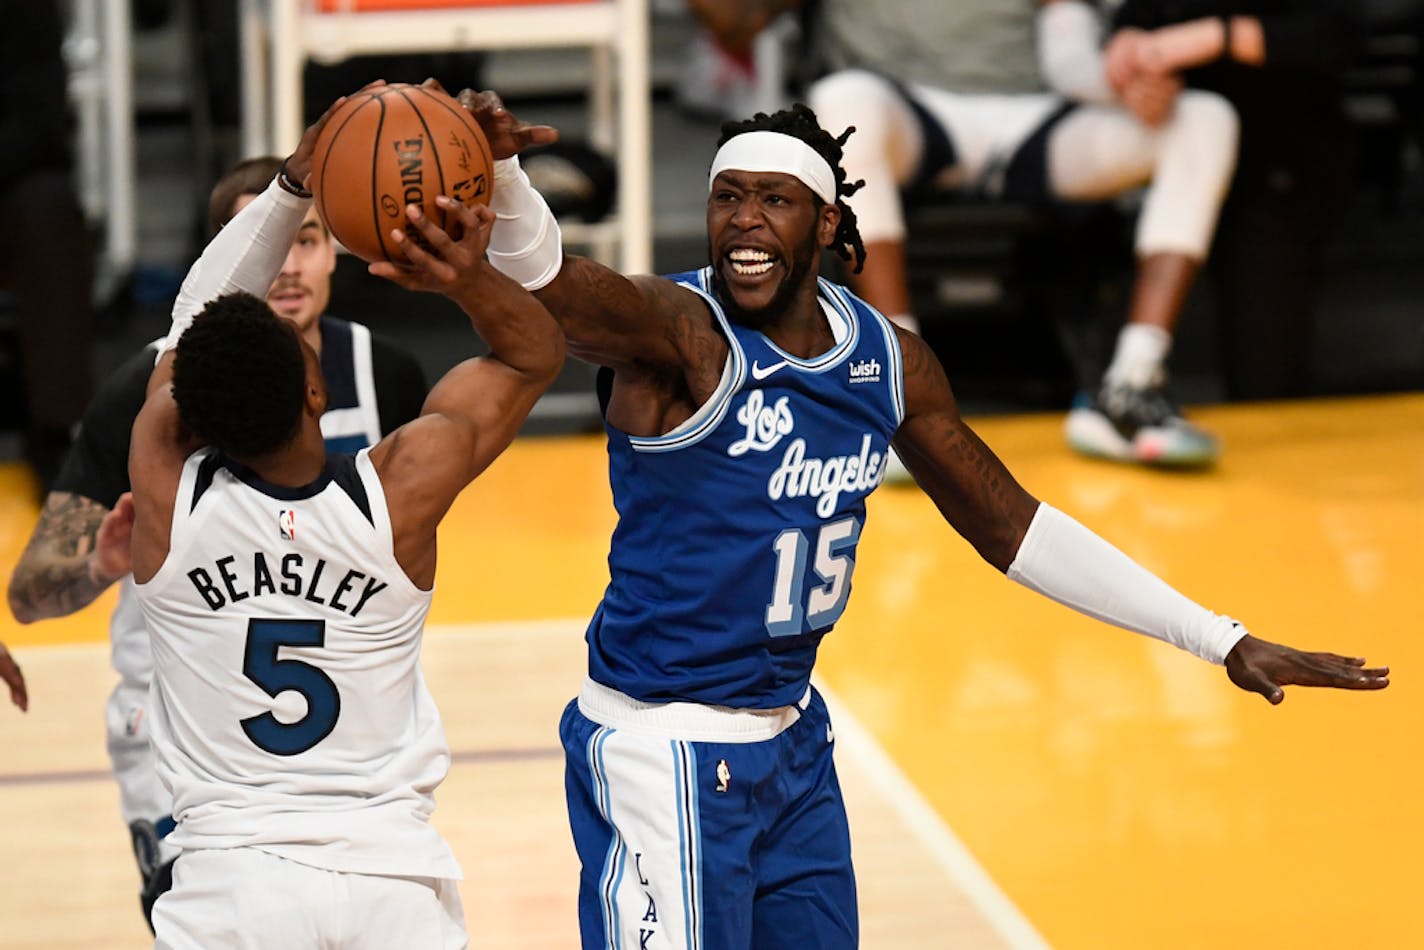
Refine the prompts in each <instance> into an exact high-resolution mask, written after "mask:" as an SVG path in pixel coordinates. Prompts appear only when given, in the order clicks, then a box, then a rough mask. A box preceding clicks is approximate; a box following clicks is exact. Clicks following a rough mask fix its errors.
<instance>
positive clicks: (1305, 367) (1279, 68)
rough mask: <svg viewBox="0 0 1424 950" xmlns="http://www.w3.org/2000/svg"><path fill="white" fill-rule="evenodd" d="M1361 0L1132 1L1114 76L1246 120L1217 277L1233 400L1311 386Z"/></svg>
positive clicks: (1340, 189)
mask: <svg viewBox="0 0 1424 950" xmlns="http://www.w3.org/2000/svg"><path fill="white" fill-rule="evenodd" d="M1360 15H1361V14H1360V10H1359V3H1358V0H1235V2H1227V0H1126V2H1125V3H1124V4H1123V5H1122V7H1121V8H1120V9H1119V10H1118V12H1117V16H1116V21H1115V22H1116V25H1117V27H1118V29H1117V31H1116V33H1114V35H1113V37H1112V39H1111V41H1110V42H1109V44H1108V58H1109V61H1110V62H1111V63H1112V64H1113V65H1114V66H1115V68H1118V69H1122V70H1142V71H1146V72H1148V73H1151V74H1155V75H1164V76H1175V75H1180V76H1182V78H1183V79H1184V80H1185V82H1186V84H1187V86H1189V87H1192V88H1200V89H1211V90H1214V91H1216V92H1219V93H1220V94H1222V95H1223V96H1225V97H1226V98H1227V99H1229V100H1231V102H1232V103H1233V104H1234V105H1235V107H1236V110H1237V112H1238V113H1239V114H1240V117H1241V149H1240V157H1239V159H1238V161H1237V165H1236V175H1235V177H1234V178H1233V180H1232V184H1231V193H1230V195H1229V197H1228V199H1227V202H1226V206H1225V208H1223V210H1222V215H1221V222H1220V224H1219V226H1218V228H1217V237H1216V243H1215V245H1214V246H1213V249H1212V254H1211V259H1210V262H1209V265H1208V266H1209V268H1210V271H1211V274H1212V277H1213V278H1214V280H1215V282H1216V291H1217V299H1218V306H1219V308H1220V312H1221V314H1222V317H1223V319H1222V326H1221V331H1222V333H1221V335H1222V343H1223V349H1224V365H1225V375H1226V382H1227V390H1228V394H1229V395H1230V396H1231V397H1232V398H1235V399H1268V398H1279V397H1287V396H1299V395H1304V394H1307V393H1309V392H1310V389H1311V375H1310V362H1311V346H1310V344H1311V339H1312V336H1313V328H1314V327H1313V325H1314V315H1315V299H1316V291H1317V287H1318V283H1319V279H1318V278H1319V274H1320V270H1321V263H1322V262H1321V250H1322V246H1323V244H1324V242H1325V240H1326V239H1327V237H1328V236H1329V233H1330V230H1331V227H1332V225H1333V224H1334V222H1335V221H1336V219H1337V216H1338V213H1339V211H1340V208H1341V206H1342V204H1343V201H1344V199H1345V197H1346V194H1347V192H1348V189H1349V185H1350V157H1351V126H1350V124H1349V122H1348V121H1347V120H1346V116H1345V113H1344V110H1343V107H1342V104H1341V90H1340V79H1341V75H1342V73H1343V72H1344V69H1345V67H1346V66H1347V65H1349V63H1350V61H1351V59H1352V58H1353V56H1354V54H1355V52H1356V48H1357V45H1358V40H1359V37H1360V34H1361V26H1362V24H1361V22H1360Z"/></svg>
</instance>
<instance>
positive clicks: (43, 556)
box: [8, 492, 118, 623]
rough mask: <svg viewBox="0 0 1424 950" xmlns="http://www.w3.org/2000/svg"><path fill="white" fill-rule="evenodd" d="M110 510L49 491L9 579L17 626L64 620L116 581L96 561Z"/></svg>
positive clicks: (80, 498) (73, 496)
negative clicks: (101, 531)
mask: <svg viewBox="0 0 1424 950" xmlns="http://www.w3.org/2000/svg"><path fill="white" fill-rule="evenodd" d="M107 513H108V509H107V508H105V507H104V506H103V505H101V504H99V503H98V502H96V501H93V500H92V499H89V498H85V497H83V496H81V495H73V494H69V493H67V492H53V493H51V494H50V496H49V498H47V499H46V501H45V509H44V512H43V513H42V514H41V516H40V523H39V524H38V525H37V526H36V527H35V533H34V535H33V536H32V537H31V538H30V543H29V545H28V546H27V547H26V548H25V552H24V553H23V554H22V555H21V556H20V561H19V563H18V564H16V565H15V571H14V573H13V574H12V575H11V576H10V588H9V592H8V597H9V601H10V612H11V613H13V614H14V615H15V619H16V620H18V621H19V622H20V623H33V622H35V621H36V620H47V619H50V618H52V617H64V616H67V615H69V614H72V613H74V612H75V611H77V610H80V609H82V608H84V607H87V606H88V605H89V604H91V603H92V602H93V601H94V599H95V598H97V597H98V596H99V595H100V594H102V593H103V592H104V591H105V590H107V589H108V587H109V585H110V584H112V583H113V582H114V581H115V580H117V579H118V578H117V577H109V576H106V575H105V574H104V573H103V572H102V571H101V570H100V569H99V567H98V564H97V562H96V561H95V560H94V557H93V554H94V547H95V539H96V538H97V537H98V534H99V525H100V524H102V523H103V520H104V515H105V514H107Z"/></svg>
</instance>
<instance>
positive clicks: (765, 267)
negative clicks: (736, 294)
mask: <svg viewBox="0 0 1424 950" xmlns="http://www.w3.org/2000/svg"><path fill="white" fill-rule="evenodd" d="M732 270H734V271H736V272H737V273H738V274H742V275H745V276H748V277H755V276H756V275H757V274H765V273H766V272H767V271H769V270H771V261H763V262H762V263H760V264H743V263H741V262H739V261H732Z"/></svg>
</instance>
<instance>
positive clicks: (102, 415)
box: [51, 317, 426, 508]
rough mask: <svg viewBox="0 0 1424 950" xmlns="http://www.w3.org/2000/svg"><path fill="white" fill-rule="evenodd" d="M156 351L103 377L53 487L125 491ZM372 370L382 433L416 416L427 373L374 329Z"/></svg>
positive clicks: (114, 499)
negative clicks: (136, 425)
mask: <svg viewBox="0 0 1424 950" xmlns="http://www.w3.org/2000/svg"><path fill="white" fill-rule="evenodd" d="M322 319H323V320H329V319H331V318H330V317H323V318H322ZM154 352H155V351H154V347H153V346H151V345H150V346H146V347H144V348H143V349H142V350H140V351H139V352H138V353H135V354H134V355H133V356H131V357H130V358H129V359H128V360H126V361H125V362H124V363H123V364H122V365H121V366H119V368H118V369H116V370H115V371H114V372H113V373H112V374H110V375H109V378H108V379H106V380H104V382H103V384H102V385H101V386H100V387H99V391H98V392H97V393H96V394H95V395H94V399H93V400H92V401H91V402H90V403H89V408H88V409H86V410H85V412H84V419H83V421H82V422H81V423H80V430H79V435H78V437H77V438H76V439H75V441H74V445H73V447H72V448H71V449H70V451H69V454H68V455H67V456H66V457H65V460H64V466H63V467H62V468H61V469H60V473H59V476H58V477H57V478H56V479H55V482H54V485H53V486H52V488H51V490H52V491H62V492H70V493H72V494H75V495H82V496H84V497H85V498H89V499H92V500H94V501H97V502H98V503H99V504H101V505H103V506H104V507H106V508H113V507H114V505H116V504H117V503H118V500H119V496H120V495H122V494H123V493H124V492H126V491H128V490H129V442H130V439H131V438H132V435H133V423H134V419H136V418H137V417H138V413H139V410H140V409H142V408H143V403H144V398H145V394H146V391H147V389H148V378H149V376H150V375H151V374H152V372H153V357H154ZM371 374H372V375H373V376H374V377H375V383H376V408H377V412H378V414H379V416H380V424H381V433H382V434H386V433H389V432H391V431H392V430H393V429H396V428H399V427H400V426H402V425H404V424H405V423H407V422H409V421H410V420H412V419H414V418H415V417H416V416H418V415H420V407H421V406H422V405H423V404H424V403H425V395H426V385H425V373H424V371H423V370H422V369H421V368H420V364H419V363H417V362H416V360H415V358H414V357H413V356H411V355H410V354H409V353H407V352H405V351H404V350H402V349H400V348H398V347H396V346H395V345H394V344H392V343H390V342H389V341H387V340H385V339H383V338H381V337H379V336H376V335H375V334H372V335H371Z"/></svg>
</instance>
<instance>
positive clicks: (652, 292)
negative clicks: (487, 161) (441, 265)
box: [458, 89, 717, 369]
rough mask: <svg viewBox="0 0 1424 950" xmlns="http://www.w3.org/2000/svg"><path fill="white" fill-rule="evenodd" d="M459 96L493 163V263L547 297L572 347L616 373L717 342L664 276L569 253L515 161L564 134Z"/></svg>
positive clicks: (474, 95) (708, 323)
mask: <svg viewBox="0 0 1424 950" xmlns="http://www.w3.org/2000/svg"><path fill="white" fill-rule="evenodd" d="M458 98H459V101H460V104H461V105H463V106H464V107H465V108H466V109H467V110H468V111H469V112H470V114H471V115H472V116H474V118H475V121H476V122H478V123H479V125H480V128H481V129H482V130H483V131H484V133H485V137H486V138H487V139H488V140H489V143H490V151H491V153H492V154H493V155H494V157H495V159H496V161H495V168H494V188H493V192H492V197H491V199H490V207H491V208H493V209H494V210H495V212H496V213H497V214H498V216H499V220H498V223H497V224H496V225H495V229H494V233H493V235H492V236H491V238H490V248H489V259H490V262H491V263H492V264H493V265H494V266H495V267H496V268H497V269H498V270H500V271H501V272H502V273H504V274H507V275H508V276H510V277H511V278H513V279H514V280H516V281H518V282H519V283H520V285H521V286H523V287H524V288H526V289H527V290H530V291H532V292H534V294H535V295H536V296H537V297H538V298H539V299H540V300H541V301H543V303H544V304H545V306H547V307H548V308H549V311H550V312H551V313H553V315H554V318H555V319H556V320H558V321H559V326H560V327H561V328H562V329H563V331H564V334H565V336H566V337H567V339H568V343H569V352H570V353H572V354H573V355H574V356H577V357H578V358H580V359H582V360H586V361H587V362H590V363H596V364H598V365H601V366H609V367H613V368H615V369H618V368H622V367H625V366H630V365H634V364H637V365H641V366H660V367H681V366H684V365H686V363H687V362H688V360H689V358H690V352H691V350H694V349H698V348H700V347H703V346H706V345H709V343H710V345H714V346H715V345H717V344H716V343H715V341H712V340H711V338H712V337H716V336H717V333H716V331H715V330H714V329H713V326H712V320H711V316H710V314H709V313H708V311H707V308H706V306H705V305H704V304H702V303H701V301H700V300H699V299H698V298H697V297H696V296H695V295H694V294H693V293H692V292H690V291H688V290H685V289H683V288H680V287H678V286H677V285H675V284H673V283H672V282H671V281H668V280H665V279H663V278H660V277H652V276H647V275H641V276H636V277H627V276H624V275H622V274H620V273H618V272H617V271H615V270H613V269H611V268H609V267H605V266H604V265H602V264H599V263H597V262H596V261H591V260H588V259H587V258H582V257H576V256H572V255H565V254H564V253H563V246H562V241H561V236H560V232H559V225H558V222H557V221H555V220H554V216H553V215H552V214H551V213H550V211H549V207H548V205H547V204H546V203H545V201H544V199H543V196H541V195H540V194H539V193H538V192H537V191H535V190H534V188H533V186H532V185H531V184H530V182H529V178H528V176H527V175H525V174H524V171H523V170H522V169H521V168H520V167H519V163H518V157H517V156H518V155H519V153H520V152H521V151H523V150H524V149H527V148H530V147H532V146H535V145H544V144H547V143H549V142H552V141H554V140H555V139H556V138H557V137H558V132H557V131H555V130H554V129H553V128H552V127H551V126H547V125H531V124H529V123H527V122H523V121H521V120H520V119H518V118H517V117H516V116H515V115H514V114H513V113H511V112H510V111H509V110H508V109H507V108H505V106H504V103H503V102H502V101H501V100H500V98H499V95H498V94H497V93H494V92H491V91H488V90H486V91H483V92H476V91H475V90H472V89H465V90H463V91H462V92H461V93H460V94H459V97H458Z"/></svg>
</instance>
